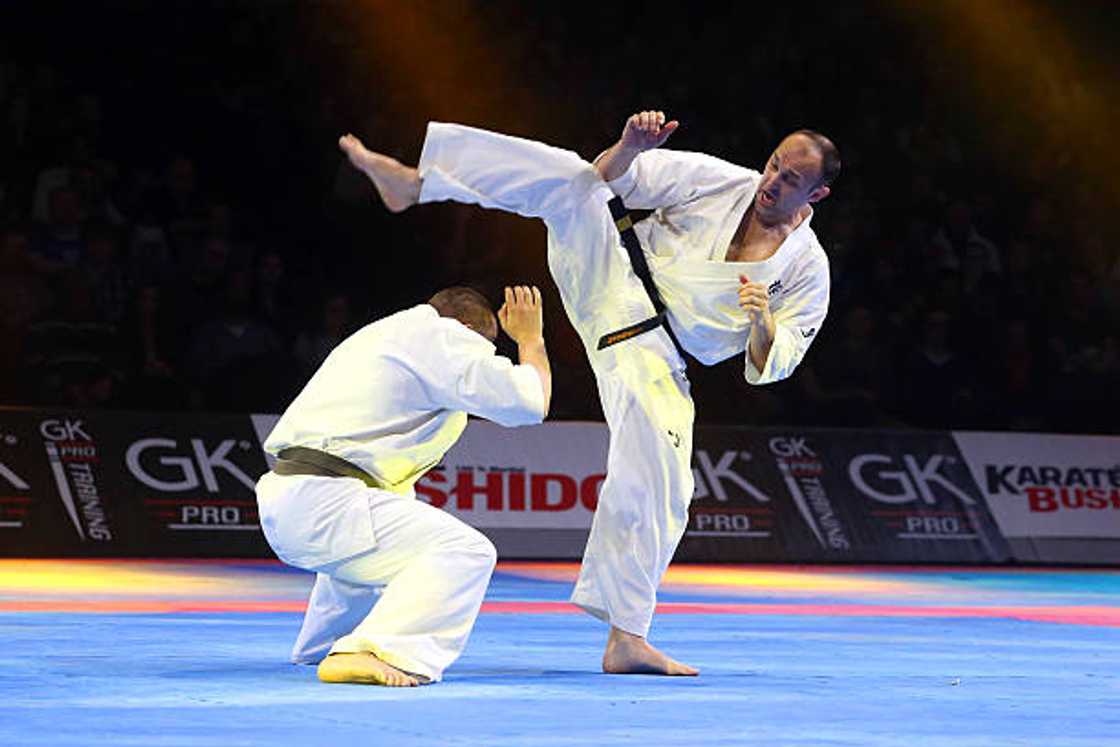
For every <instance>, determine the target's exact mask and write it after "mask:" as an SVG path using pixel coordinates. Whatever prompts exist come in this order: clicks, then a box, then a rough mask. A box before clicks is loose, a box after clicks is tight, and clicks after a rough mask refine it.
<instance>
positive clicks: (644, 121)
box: [619, 111, 681, 153]
mask: <svg viewBox="0 0 1120 747" xmlns="http://www.w3.org/2000/svg"><path fill="white" fill-rule="evenodd" d="M680 124H681V123H680V122H678V121H677V120H675V119H674V120H672V121H671V122H666V121H665V112H657V111H648V112H638V113H637V114H635V115H633V116H632V117H630V118H629V119H627V120H626V126H625V127H623V128H622V137H621V138H619V143H620V145H621V146H622V147H623V148H624V149H626V150H630V151H634V152H638V153H640V152H641V151H645V150H650V149H651V148H659V147H660V146H661V145H663V144H664V143H665V141H666V140H668V139H669V136H670V135H672V134H673V133H674V132H676V130H677V128H678V127H680Z"/></svg>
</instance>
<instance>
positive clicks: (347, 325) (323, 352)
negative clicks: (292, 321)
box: [295, 293, 356, 375]
mask: <svg viewBox="0 0 1120 747" xmlns="http://www.w3.org/2000/svg"><path fill="white" fill-rule="evenodd" d="M355 326H356V325H355V324H354V319H353V314H352V312H351V309H350V297H349V296H348V295H346V294H345V293H332V294H330V295H328V296H327V297H326V298H325V299H323V305H322V312H321V314H320V316H319V324H318V326H317V327H316V328H315V329H314V330H310V331H307V332H304V333H302V334H300V336H299V337H298V338H297V339H296V346H295V354H296V358H298V359H299V362H300V365H301V366H302V367H303V370H304V372H305V373H306V374H308V375H310V374H311V373H312V372H314V371H315V370H316V369H317V368H318V367H319V366H320V365H321V364H322V362H323V361H324V360H326V358H327V355H329V354H330V352H331V351H332V350H334V347H335V345H337V344H338V343H340V342H342V340H343V339H345V338H346V337H347V336H348V335H349V334H350V333H351V332H353V331H354V329H355Z"/></svg>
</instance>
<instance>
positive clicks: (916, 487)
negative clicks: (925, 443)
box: [848, 454, 976, 506]
mask: <svg viewBox="0 0 1120 747" xmlns="http://www.w3.org/2000/svg"><path fill="white" fill-rule="evenodd" d="M952 461H955V458H954V457H946V456H944V455H942V454H934V455H933V456H931V457H930V458H929V459H927V460H926V461H925V462H924V463H923V462H919V461H918V458H917V457H915V456H913V455H912V454H904V455H903V456H902V468H901V469H899V465H897V464H895V462H894V460H893V459H891V457H889V456H887V455H886V454H861V455H860V456H857V457H855V458H854V459H852V462H851V464H849V465H848V477H850V478H851V480H852V484H853V485H855V486H856V488H857V489H858V490H859V491H860V492H861V493H863V494H864V495H866V496H867V497H868V498H871V499H873V500H876V501H879V502H881V503H893V504H901V503H912V502H914V501H917V500H921V501H922V502H923V503H926V504H927V505H930V506H933V505H936V503H937V496H936V495H935V494H934V491H933V486H935V485H939V486H941V489H942V490H943V491H944V492H946V493H949V494H950V495H952V496H954V497H956V498H957V499H958V500H960V502H961V503H963V504H964V505H966V506H972V505H975V503H976V501H974V500H973V499H972V497H971V496H969V495H968V494H967V493H965V492H964V491H963V490H961V489H960V488H958V487H957V486H956V485H954V484H953V483H952V482H950V481H949V480H948V479H946V477H945V476H944V475H943V474H941V473H940V472H939V470H940V468H941V465H942V464H946V463H950V462H952Z"/></svg>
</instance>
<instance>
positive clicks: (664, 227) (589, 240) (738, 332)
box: [419, 123, 829, 636]
mask: <svg viewBox="0 0 1120 747" xmlns="http://www.w3.org/2000/svg"><path fill="white" fill-rule="evenodd" d="M419 170H420V176H421V179H422V180H423V181H422V184H421V191H420V201H421V202H436V201H441V200H454V201H457V202H465V203H471V204H477V205H482V206H483V207H488V208H497V209H500V210H505V211H508V212H513V213H517V214H519V215H523V216H526V217H533V218H541V219H543V220H544V222H545V225H546V226H547V227H548V265H549V269H550V270H551V272H552V276H553V278H554V279H555V281H556V284H557V286H558V287H559V290H560V296H561V298H562V300H563V302H564V308H565V310H566V311H567V313H568V318H569V319H570V320H571V322H572V325H573V326H574V327H575V329H576V331H577V332H578V333H579V335H580V338H581V339H582V340H583V343H584V347H585V348H586V350H587V355H588V358H589V360H590V362H591V366H592V368H593V369H594V371H595V375H596V379H597V381H598V386H599V396H600V399H601V401H602V406H603V412H604V414H605V416H606V419H607V425H608V426H609V428H610V449H609V453H608V456H607V479H606V481H605V482H604V483H603V486H602V489H601V492H600V495H599V505H598V509H597V510H596V512H595V517H594V520H593V522H592V527H591V535H590V537H589V539H588V543H587V548H586V551H585V553H584V559H583V567H582V569H581V572H580V576H579V580H578V581H577V583H576V587H575V590H574V592H573V594H572V601H573V602H574V603H575V604H577V605H579V606H580V607H582V608H583V609H585V610H587V611H588V612H590V613H591V614H593V615H595V616H596V617H599V618H600V619H603V620H606V621H609V622H610V623H611V624H612V625H615V626H617V627H619V628H621V629H622V630H625V631H627V632H630V633H634V634H637V635H642V636H644V635H646V634H647V633H648V630H649V626H650V622H651V620H652V617H653V611H654V606H655V602H656V590H657V586H658V583H659V582H660V579H661V576H662V575H663V574H664V572H665V569H666V568H667V567H668V564H669V561H670V560H671V558H672V556H673V553H674V551H675V550H676V547H677V544H678V543H679V542H680V539H681V536H682V535H683V533H684V530H685V527H686V525H687V522H688V505H689V502H690V501H691V498H692V493H693V477H692V470H691V455H692V424H693V414H694V410H693V405H692V399H691V397H690V395H689V383H688V380H687V379H686V378H685V375H684V369H685V365H684V361H683V360H682V359H681V356H680V355H679V353H678V352H677V350H676V348H675V347H674V345H673V343H672V341H671V340H670V338H669V336H668V334H667V333H666V332H665V331H664V329H661V328H658V329H655V330H653V331H650V332H646V333H644V334H641V335H638V336H636V337H633V338H631V339H629V340H626V341H624V342H621V343H618V344H616V345H612V346H610V347H607V348H605V349H603V350H598V349H597V346H598V342H599V339H600V337H602V336H603V335H605V334H608V333H611V332H615V331H616V330H619V329H622V328H624V327H627V326H629V325H631V324H635V323H637V322H641V321H643V320H645V319H648V318H649V317H651V316H653V314H654V311H653V305H652V303H651V301H650V300H649V298H648V296H647V295H646V293H645V290H644V289H643V287H642V284H641V282H640V281H639V279H638V278H637V276H636V275H635V274H634V272H633V270H632V269H631V266H630V261H629V258H628V257H627V254H626V251H625V249H624V248H623V246H622V243H621V240H620V237H619V234H618V229H617V228H616V226H615V222H614V220H613V219H612V217H611V214H610V211H609V210H608V208H607V202H608V201H609V200H610V199H611V198H612V197H613V196H614V195H615V194H617V195H618V196H620V197H622V199H623V201H624V202H625V203H626V206H627V207H628V208H632V209H643V208H645V209H655V210H656V213H655V214H654V215H653V216H651V217H650V218H649V219H648V220H645V221H641V222H639V223H638V224H637V225H636V226H635V230H636V231H637V232H638V236H639V238H640V240H641V243H642V246H643V249H644V251H645V252H646V254H647V257H648V259H649V263H650V266H651V269H652V271H653V276H654V280H655V282H656V284H657V287H658V289H659V291H660V293H661V295H662V298H663V300H664V302H665V304H666V306H667V307H668V316H669V322H670V324H671V326H672V328H673V331H674V332H675V333H676V335H677V337H678V339H679V340H680V342H681V345H682V346H683V347H684V348H685V350H686V351H688V352H689V353H690V354H691V355H693V356H695V357H696V358H697V359H698V360H700V361H701V362H703V363H706V364H712V363H716V362H718V361H721V360H724V359H726V358H729V357H731V356H733V355H743V357H744V375H745V378H746V380H747V381H748V382H750V383H752V384H765V383H769V382H772V381H778V380H780V379H783V378H785V377H787V376H789V375H790V374H791V373H792V372H793V370H794V368H796V366H797V364H798V363H800V361H801V359H802V357H803V356H804V354H805V351H806V349H807V348H808V346H809V344H810V342H811V341H812V339H813V338H814V337H815V335H816V333H817V331H818V330H819V329H820V326H821V324H822V323H823V321H824V318H825V315H826V313H827V310H828V292H829V273H828V259H827V257H826V256H825V253H824V251H823V250H822V249H821V246H820V244H819V243H818V242H817V239H816V236H815V235H814V234H813V231H812V229H811V228H810V227H809V219H806V220H804V221H803V222H802V223H801V225H800V226H799V227H798V228H797V229H795V230H794V231H793V232H792V233H791V234H790V235H789V236H788V237H787V238H786V240H785V241H784V242H783V243H782V245H781V246H780V247H779V248H778V250H777V252H776V253H775V254H774V255H773V256H771V257H770V258H768V259H766V260H764V261H761V262H726V261H724V258H725V257H726V255H727V250H728V247H729V245H730V243H731V239H732V237H733V235H734V233H735V229H736V228H737V227H738V225H739V222H740V220H741V219H742V217H743V215H744V213H745V212H746V210H747V208H748V207H749V206H750V204H751V201H752V200H753V199H754V193H755V191H756V190H757V189H758V183H759V179H760V175H759V174H758V173H757V172H755V171H751V170H749V169H745V168H742V167H740V166H736V165H734V164H731V163H727V162H726V161H722V160H720V159H717V158H713V157H710V156H706V155H702V154H698V153H687V152H680V151H670V150H653V151H647V152H645V153H643V154H641V155H639V156H638V157H637V158H636V159H634V162H633V163H632V164H631V166H630V168H629V170H628V171H627V172H626V173H625V174H623V175H622V176H621V177H619V178H618V179H616V180H614V181H613V182H611V183H609V184H608V183H606V182H604V181H603V180H602V179H601V178H600V177H599V174H598V172H597V171H596V170H595V168H594V166H592V165H591V164H589V163H587V162H586V161H584V160H583V159H582V158H580V157H579V156H578V155H577V154H575V153H573V152H571V151H566V150H561V149H558V148H553V147H550V146H547V145H543V144H541V143H536V142H533V141H529V140H524V139H521V138H515V137H509V136H506V135H499V134H496V133H492V132H487V131H484V130H478V129H474V128H470V127H463V126H460V125H452V124H442V123H432V124H430V125H429V126H428V132H427V137H426V139H425V141H424V149H423V153H422V154H421V157H420V164H419ZM740 274H746V275H747V276H748V277H749V278H750V279H751V280H752V281H753V282H760V283H765V284H766V285H767V286H768V287H769V288H770V289H771V294H770V308H771V313H772V315H773V317H774V320H775V322H776V325H777V331H776V333H775V339H774V343H773V346H772V348H771V350H770V355H769V358H768V359H767V361H766V365H765V366H764V367H763V370H761V371H759V370H758V369H757V368H755V367H754V365H753V364H752V363H751V361H750V357H749V356H748V355H746V354H745V350H746V348H747V343H748V341H749V338H750V334H751V324H750V322H749V321H748V319H747V315H746V312H744V311H742V310H741V309H740V308H739V305H738V287H739V280H738V278H739V275H740Z"/></svg>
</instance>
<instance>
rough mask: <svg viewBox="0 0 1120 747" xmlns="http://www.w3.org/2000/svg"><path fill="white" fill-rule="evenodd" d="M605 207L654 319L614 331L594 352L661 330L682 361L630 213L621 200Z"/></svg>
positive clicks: (600, 339)
mask: <svg viewBox="0 0 1120 747" xmlns="http://www.w3.org/2000/svg"><path fill="white" fill-rule="evenodd" d="M607 207H608V208H610V211H611V217H612V218H614V225H615V228H617V229H618V234H619V236H621V237H622V245H623V246H624V247H625V248H626V254H627V255H628V256H629V257H630V266H631V267H632V268H633V269H634V274H635V275H637V276H638V280H641V281H642V287H643V288H645V291H646V295H647V296H649V300H650V303H652V304H653V311H654V316H651V317H650V318H649V319H644V320H642V321H640V322H637V323H636V324H631V325H630V326H628V327H623V328H622V329H616V330H615V331H614V332H608V333H607V334H605V335H603V336H602V337H600V338H599V346H598V349H599V350H602V349H603V348H609V347H610V346H611V345H617V344H618V343H620V342H623V341H625V340H629V339H630V338H631V337H637V336H638V335H640V334H643V333H645V332H650V331H652V330H655V329H657V328H658V327H663V328H664V329H665V332H666V333H668V335H669V339H670V340H672V341H673V345H674V346H675V347H676V348H677V352H679V353H680V354H681V358H682V359H684V348H683V347H681V343H680V341H679V340H678V339H677V336H676V334H674V332H673V328H672V327H670V326H669V319H668V317H667V316H666V314H665V302H664V301H662V300H661V294H660V293H659V292H658V291H657V286H656V285H655V284H654V282H653V274H652V273H651V272H650V270H649V264H648V263H647V262H646V255H645V252H643V251H642V244H641V242H640V241H638V234H636V233H634V221H633V219H632V218H631V217H630V211H629V210H627V209H626V205H624V204H623V203H622V198H621V197H618V196H615V197H612V198H611V200H610V201H609V202H607Z"/></svg>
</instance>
